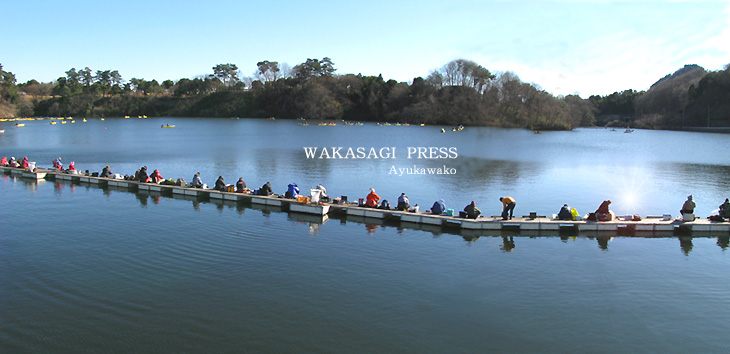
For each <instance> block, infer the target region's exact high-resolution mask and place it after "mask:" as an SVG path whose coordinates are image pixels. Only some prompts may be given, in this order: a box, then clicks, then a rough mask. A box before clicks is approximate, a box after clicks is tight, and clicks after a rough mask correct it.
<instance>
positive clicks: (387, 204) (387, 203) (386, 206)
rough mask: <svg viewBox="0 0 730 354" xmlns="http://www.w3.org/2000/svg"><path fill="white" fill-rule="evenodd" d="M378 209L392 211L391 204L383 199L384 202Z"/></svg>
mask: <svg viewBox="0 0 730 354" xmlns="http://www.w3.org/2000/svg"><path fill="white" fill-rule="evenodd" d="M378 209H384V210H390V202H388V201H387V200H386V199H383V202H382V203H380V206H379V207H378Z"/></svg>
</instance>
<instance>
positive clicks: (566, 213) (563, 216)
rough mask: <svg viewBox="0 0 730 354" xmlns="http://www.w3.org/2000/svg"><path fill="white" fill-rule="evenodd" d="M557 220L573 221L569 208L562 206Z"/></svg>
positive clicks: (566, 205) (565, 205)
mask: <svg viewBox="0 0 730 354" xmlns="http://www.w3.org/2000/svg"><path fill="white" fill-rule="evenodd" d="M558 220H573V213H572V212H571V211H570V206H568V204H564V205H563V207H562V208H560V212H558Z"/></svg>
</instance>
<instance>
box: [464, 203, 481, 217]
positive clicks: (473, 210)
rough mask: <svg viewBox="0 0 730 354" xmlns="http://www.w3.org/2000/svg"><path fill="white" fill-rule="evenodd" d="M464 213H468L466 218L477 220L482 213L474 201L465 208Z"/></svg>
mask: <svg viewBox="0 0 730 354" xmlns="http://www.w3.org/2000/svg"><path fill="white" fill-rule="evenodd" d="M464 211H465V212H466V217H467V218H469V219H476V218H478V217H479V215H480V214H481V213H482V211H481V210H479V208H477V205H476V203H474V201H473V200H472V202H471V203H469V205H467V206H466V207H465V208H464Z"/></svg>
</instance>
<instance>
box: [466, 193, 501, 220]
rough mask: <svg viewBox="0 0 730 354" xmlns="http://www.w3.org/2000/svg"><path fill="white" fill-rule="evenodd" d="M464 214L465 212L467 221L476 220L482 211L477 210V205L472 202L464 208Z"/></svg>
mask: <svg viewBox="0 0 730 354" xmlns="http://www.w3.org/2000/svg"><path fill="white" fill-rule="evenodd" d="M500 199H501V198H500ZM464 212H466V217H467V218H469V219H476V218H478V217H479V215H480V214H481V213H482V211H481V210H479V208H477V205H476V203H474V201H473V200H472V201H471V203H469V205H467V206H466V207H465V208H464Z"/></svg>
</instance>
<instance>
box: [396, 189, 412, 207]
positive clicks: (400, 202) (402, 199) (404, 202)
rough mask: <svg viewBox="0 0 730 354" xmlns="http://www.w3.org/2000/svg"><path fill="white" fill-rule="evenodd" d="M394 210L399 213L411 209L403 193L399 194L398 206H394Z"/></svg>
mask: <svg viewBox="0 0 730 354" xmlns="http://www.w3.org/2000/svg"><path fill="white" fill-rule="evenodd" d="M395 208H396V209H398V210H400V211H408V209H410V208H411V204H410V201H409V200H408V196H406V194H405V193H401V194H400V197H398V205H396V206H395Z"/></svg>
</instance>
